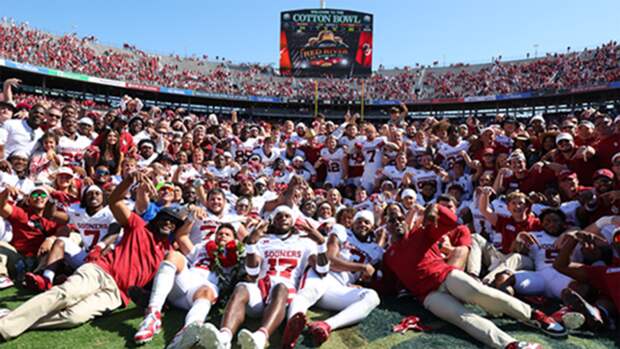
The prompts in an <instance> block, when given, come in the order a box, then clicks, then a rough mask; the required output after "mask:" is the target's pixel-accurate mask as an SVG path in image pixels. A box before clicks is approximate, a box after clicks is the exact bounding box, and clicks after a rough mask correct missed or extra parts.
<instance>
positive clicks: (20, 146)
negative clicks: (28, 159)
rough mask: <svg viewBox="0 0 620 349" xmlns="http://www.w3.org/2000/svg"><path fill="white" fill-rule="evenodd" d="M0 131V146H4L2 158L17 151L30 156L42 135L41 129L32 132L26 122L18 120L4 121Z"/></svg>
mask: <svg viewBox="0 0 620 349" xmlns="http://www.w3.org/2000/svg"><path fill="white" fill-rule="evenodd" d="M0 130H1V131H0V144H4V156H5V157H7V158H8V157H9V156H10V155H11V153H13V152H14V151H17V150H22V151H25V152H26V153H28V154H29V155H32V151H33V149H34V147H35V146H36V144H37V142H38V141H39V138H41V136H43V133H44V132H43V130H42V129H41V128H37V129H36V130H33V129H32V128H31V127H30V126H28V123H27V122H26V120H18V119H11V120H7V121H5V122H4V124H3V125H2V127H0Z"/></svg>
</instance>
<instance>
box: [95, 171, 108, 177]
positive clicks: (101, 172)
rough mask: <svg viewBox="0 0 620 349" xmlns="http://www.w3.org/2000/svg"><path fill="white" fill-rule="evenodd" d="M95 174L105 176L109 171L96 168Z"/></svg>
mask: <svg viewBox="0 0 620 349" xmlns="http://www.w3.org/2000/svg"><path fill="white" fill-rule="evenodd" d="M95 174H96V175H98V176H107V175H109V174H110V171H108V170H97V171H95Z"/></svg>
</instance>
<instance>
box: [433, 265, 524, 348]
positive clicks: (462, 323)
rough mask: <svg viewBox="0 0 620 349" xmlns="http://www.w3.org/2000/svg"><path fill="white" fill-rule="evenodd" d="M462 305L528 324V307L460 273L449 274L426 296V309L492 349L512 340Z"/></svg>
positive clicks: (456, 271) (504, 345) (501, 346)
mask: <svg viewBox="0 0 620 349" xmlns="http://www.w3.org/2000/svg"><path fill="white" fill-rule="evenodd" d="M464 303H468V304H474V305H478V306H479V307H481V308H482V309H483V310H484V311H486V312H487V313H489V314H493V315H501V314H506V315H508V316H510V317H512V318H514V319H516V320H520V321H525V320H529V319H530V316H531V312H532V309H531V308H530V306H529V305H527V304H525V303H523V302H521V301H520V300H518V299H516V298H514V297H511V296H509V295H507V294H505V293H503V292H501V291H498V290H496V289H494V288H491V287H488V286H485V285H483V284H482V283H481V282H480V281H478V280H476V279H474V278H472V277H471V276H469V275H467V274H466V273H464V272H462V271H460V270H454V271H452V272H451V273H450V274H449V275H448V277H447V278H446V280H445V281H444V283H443V284H441V286H440V287H439V289H438V290H437V291H435V292H432V293H430V294H429V295H428V296H426V299H424V307H425V308H426V309H428V310H430V311H431V312H432V313H433V314H435V315H436V316H437V317H439V318H441V319H443V320H445V321H447V322H449V323H451V324H453V325H455V326H457V327H459V328H460V329H462V330H463V331H465V332H467V333H468V334H469V335H470V336H472V337H474V338H476V339H477V340H479V341H480V342H482V343H484V344H486V345H488V346H490V347H492V348H504V347H506V345H508V344H509V343H512V342H514V341H516V339H514V338H513V337H511V336H510V335H509V334H507V333H506V332H504V331H502V330H500V329H499V328H497V326H495V324H494V323H493V322H491V321H490V320H488V319H485V318H484V317H482V316H480V315H478V314H476V313H475V312H473V311H472V310H470V309H467V308H466V307H465V306H464V305H463V304H464Z"/></svg>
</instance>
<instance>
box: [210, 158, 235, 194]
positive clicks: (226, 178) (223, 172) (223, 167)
mask: <svg viewBox="0 0 620 349" xmlns="http://www.w3.org/2000/svg"><path fill="white" fill-rule="evenodd" d="M213 162H214V163H215V166H209V167H207V174H208V175H211V176H213V177H215V179H216V180H217V182H218V184H219V186H220V188H222V189H226V190H227V189H228V188H229V187H230V182H231V181H232V179H233V176H234V175H235V174H236V173H237V172H239V168H238V167H233V166H229V165H227V164H226V157H225V156H224V155H223V154H218V155H217V156H216V157H215V159H213Z"/></svg>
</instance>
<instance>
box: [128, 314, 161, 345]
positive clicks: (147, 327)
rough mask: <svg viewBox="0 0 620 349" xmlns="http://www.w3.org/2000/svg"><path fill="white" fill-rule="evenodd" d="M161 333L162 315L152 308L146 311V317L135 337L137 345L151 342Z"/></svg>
mask: <svg viewBox="0 0 620 349" xmlns="http://www.w3.org/2000/svg"><path fill="white" fill-rule="evenodd" d="M160 331H161V313H160V312H159V311H153V310H151V309H150V308H149V309H147V310H146V316H144V320H142V323H141V324H140V327H139V328H138V332H136V334H135V335H134V336H133V340H134V342H136V344H144V343H147V342H150V341H151V340H152V339H153V337H155V335H156V334H158V333H159V332H160Z"/></svg>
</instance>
